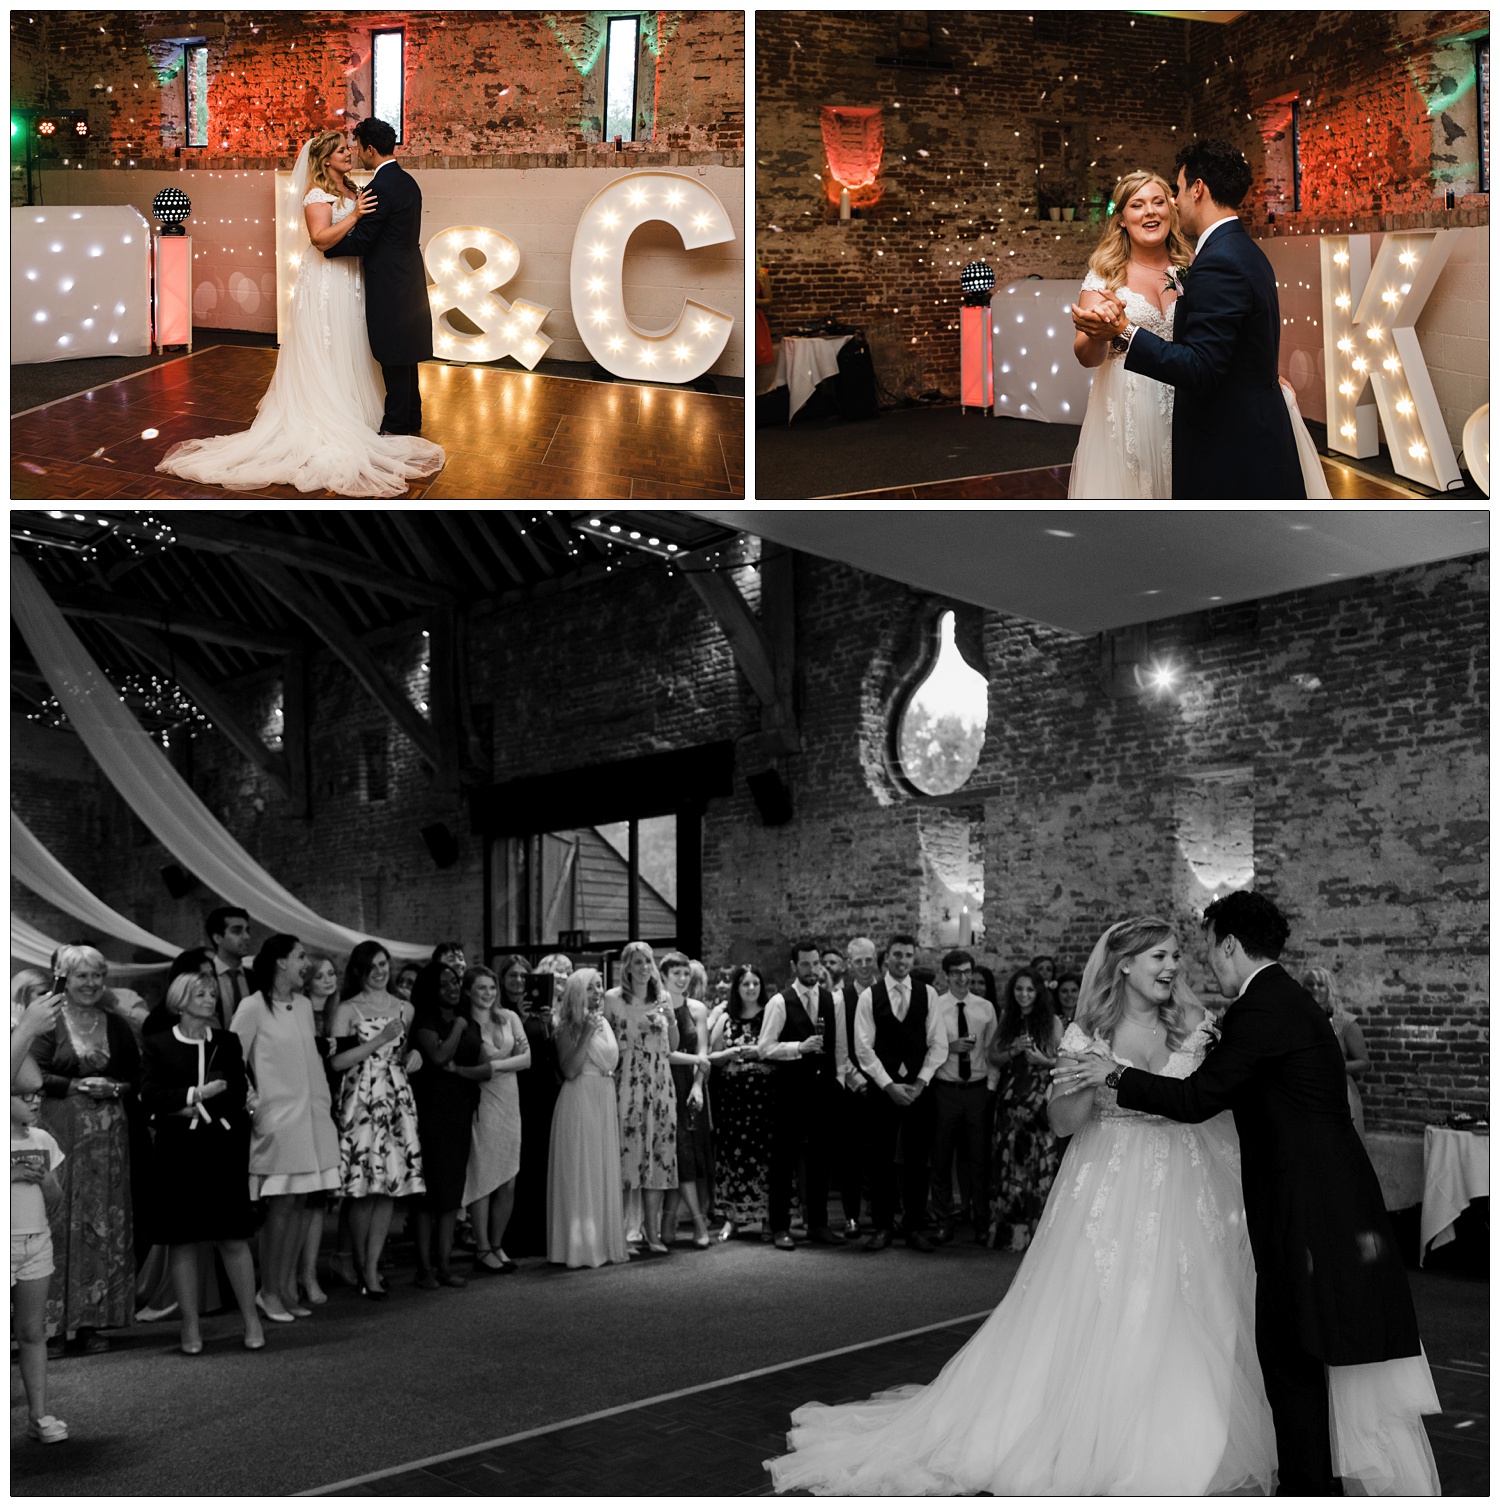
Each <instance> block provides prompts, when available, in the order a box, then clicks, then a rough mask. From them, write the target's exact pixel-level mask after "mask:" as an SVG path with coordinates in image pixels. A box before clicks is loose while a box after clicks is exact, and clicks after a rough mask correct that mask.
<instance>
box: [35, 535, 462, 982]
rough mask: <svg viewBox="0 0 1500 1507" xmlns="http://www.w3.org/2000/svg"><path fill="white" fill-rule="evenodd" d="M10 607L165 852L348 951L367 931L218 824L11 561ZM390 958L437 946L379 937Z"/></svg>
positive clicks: (234, 894) (277, 925)
mask: <svg viewBox="0 0 1500 1507" xmlns="http://www.w3.org/2000/svg"><path fill="white" fill-rule="evenodd" d="M10 611H11V616H12V617H13V618H14V619H15V622H16V626H17V627H18V628H19V629H20V630H21V636H22V637H23V638H24V639H25V640H26V644H27V647H28V648H30V650H31V653H32V656H33V657H34V658H35V660H36V662H37V665H38V666H39V667H40V669H41V672H42V674H43V675H44V676H46V678H47V683H48V685H50V686H51V688H52V692H53V694H54V695H55V696H56V697H57V699H58V701H59V702H60V703H61V704H62V710H63V714H64V715H65V716H66V717H67V719H68V721H69V723H70V724H71V725H72V727H73V730H74V731H75V732H76V733H77V734H78V736H79V737H80V738H81V739H82V740H83V744H84V746H85V747H86V748H87V749H88V751H89V752H90V753H91V754H92V755H93V756H94V759H95V761H96V762H97V763H98V765H99V767H100V768H101V769H102V770H103V771H104V773H105V775H106V776H107V777H108V779H109V781H110V783H111V784H112V785H113V786H114V787H115V789H116V790H118V791H119V792H120V794H121V795H122V796H123V797H124V799H125V801H126V803H127V804H128V805H129V806H130V808H131V810H133V811H134V812H135V814H136V815H137V816H138V817H140V819H141V820H142V821H143V822H144V823H145V824H146V826H147V828H148V829H149V830H150V831H151V833H152V835H153V836H154V837H155V838H156V839H157V841H159V842H160V843H161V844H162V845H163V846H164V847H165V848H166V849H167V851H168V852H169V853H171V855H172V856H173V857H174V858H175V859H176V860H177V861H178V862H179V863H180V864H182V865H183V866H184V867H186V868H187V869H189V870H190V871H191V872H192V873H193V874H195V875H196V876H197V877H198V878H199V879H201V880H202V881H203V883H204V884H206V885H207V886H208V887H209V888H210V889H212V890H214V891H215V892H216V893H218V894H220V895H222V896H223V897H224V898H225V899H226V900H227V901H229V903H230V904H232V905H242V906H244V908H245V909H246V910H247V911H249V913H250V915H251V916H252V917H253V918H254V919H255V920H257V921H259V922H260V923H261V924H262V925H264V926H270V927H273V928H274V929H275V930H276V931H279V932H291V933H292V934H293V935H295V936H297V937H299V938H301V940H302V941H303V942H305V943H307V944H308V945H309V946H312V947H318V948H322V949H324V950H325V951H328V952H338V953H347V952H349V951H350V950H351V949H352V948H353V947H355V946H356V945H357V944H358V943H360V942H363V941H364V940H366V936H365V933H363V932H359V931H353V930H351V929H350V928H349V927H347V926H340V925H339V924H338V923H337V922H334V921H328V920H325V919H324V918H323V917H322V916H320V915H318V913H317V912H316V911H314V910H312V909H311V908H310V907H309V906H307V905H304V904H303V902H302V901H300V900H299V899H298V898H297V897H296V896H295V895H294V894H292V893H291V891H290V890H288V889H286V888H284V887H283V886H282V885H281V884H279V883H277V881H276V880H275V879H274V878H273V877H272V876H271V875H270V874H269V873H268V872H267V871H266V870H265V869H263V868H262V867H261V866H260V864H259V863H257V862H256V861H255V859H254V858H252V857H251V856H250V854H249V853H247V852H246V851H245V849H244V848H242V847H241V846H240V845H239V843H238V842H236V841H235V840H234V838H233V837H232V836H231V835H230V834H229V833H228V832H227V831H226V830H225V829H224V828H223V826H221V825H220V823H219V822H218V820H217V819H216V818H215V816H214V814H213V813H212V812H211V811H210V810H209V809H208V807H207V806H205V805H204V804H203V802H202V801H200V800H199V799H198V797H197V796H196V795H195V794H194V793H193V789H192V786H190V785H189V784H188V783H187V781H186V780H184V779H183V778H182V776H181V775H179V774H178V773H177V771H176V770H175V769H173V768H172V765H171V763H170V762H169V761H168V759H167V757H166V755H165V754H164V753H163V752H162V750H161V748H160V747H159V746H158V745H157V743H156V742H155V740H154V739H153V738H152V737H151V735H150V734H149V733H147V732H146V730H145V729H144V728H143V727H142V726H141V725H140V723H139V722H137V721H136V720H135V717H134V715H133V714H132V713H131V711H130V709H129V708H128V707H127V706H126V705H125V703H124V702H123V701H121V700H120V698H119V696H118V695H117V694H116V692H115V689H114V687H113V686H112V685H111V684H110V683H109V680H108V679H107V678H106V676H105V675H104V672H103V671H102V670H100V668H99V666H98V665H96V664H95V663H94V660H93V657H92V656H91V655H90V654H89V652H88V650H87V649H85V648H84V647H83V645H82V644H81V643H80V642H79V641H78V636H77V634H75V633H74V632H73V630H72V628H70V627H69V626H68V623H67V620H66V619H65V618H64V617H63V615H62V613H61V612H59V611H58V610H57V607H56V605H55V604H54V603H53V601H52V599H51V598H50V597H49V596H48V595H47V592H46V590H45V588H44V587H43V586H42V584H41V582H40V581H38V580H37V578H36V575H35V573H34V572H33V571H32V569H31V567H30V566H29V565H28V564H27V563H26V561H25V560H24V559H23V558H22V557H21V556H20V555H18V554H14V553H13V554H12V555H11V557H10ZM373 940H374V941H377V942H379V943H380V945H381V946H382V947H384V948H385V949H386V950H387V951H388V952H389V953H390V954H391V956H392V957H393V958H399V959H406V958H413V959H420V958H425V957H427V956H428V955H429V954H430V952H431V951H432V947H431V944H430V943H428V944H425V945H424V944H422V943H418V942H397V941H392V940H390V939H389V938H386V937H375V938H373Z"/></svg>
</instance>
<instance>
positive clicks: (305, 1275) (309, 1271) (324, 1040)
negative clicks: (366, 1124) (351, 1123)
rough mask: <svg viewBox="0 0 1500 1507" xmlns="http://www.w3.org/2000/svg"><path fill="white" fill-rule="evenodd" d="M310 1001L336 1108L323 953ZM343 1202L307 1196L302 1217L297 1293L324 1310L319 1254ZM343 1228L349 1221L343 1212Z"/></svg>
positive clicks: (334, 996) (333, 992)
mask: <svg viewBox="0 0 1500 1507" xmlns="http://www.w3.org/2000/svg"><path fill="white" fill-rule="evenodd" d="M307 963H308V967H307V1000H308V1003H309V1004H310V1005H311V1006H312V1012H313V1041H314V1042H315V1043H316V1044H317V1048H318V1055H319V1056H320V1057H321V1058H322V1059H323V1071H324V1072H325V1073H326V1074H327V1076H328V1094H329V1097H330V1099H331V1100H332V1101H333V1104H334V1105H335V1116H334V1118H335V1123H337V1109H336V1107H337V1105H338V1102H339V1082H338V1079H339V1075H338V1073H336V1072H335V1071H334V1068H333V1063H332V1058H333V1051H334V1048H333V1034H332V1033H333V1017H334V1014H335V1011H336V1009H337V1006H338V992H339V972H338V967H337V965H336V964H335V963H334V961H333V959H332V958H330V957H328V956H327V955H326V954H324V953H321V952H315V953H309V954H308V959H307ZM336 1203H340V1200H339V1199H338V1198H337V1197H336V1196H335V1195H334V1194H332V1193H325V1192H323V1191H322V1190H321V1189H320V1190H319V1191H317V1192H315V1193H309V1194H308V1195H307V1203H306V1205H305V1206H304V1208H303V1213H302V1226H303V1228H302V1244H301V1245H300V1246H299V1247H298V1250H299V1252H300V1254H299V1256H298V1261H297V1286H298V1290H299V1292H300V1293H301V1295H302V1296H303V1297H305V1298H306V1299H307V1301H308V1302H309V1303H312V1304H314V1305H316V1306H321V1305H322V1304H324V1303H326V1302H327V1301H328V1294H327V1293H326V1292H324V1291H323V1289H322V1287H321V1285H320V1284H319V1282H318V1251H319V1250H320V1249H321V1247H322V1244H323V1225H324V1221H325V1220H326V1218H327V1214H328V1210H329V1209H330V1208H332V1207H333V1206H334V1205H335V1204H336ZM340 1216H341V1217H340V1224H341V1225H342V1224H343V1223H344V1221H345V1219H346V1218H347V1216H346V1215H344V1214H343V1210H342V1207H341V1208H340Z"/></svg>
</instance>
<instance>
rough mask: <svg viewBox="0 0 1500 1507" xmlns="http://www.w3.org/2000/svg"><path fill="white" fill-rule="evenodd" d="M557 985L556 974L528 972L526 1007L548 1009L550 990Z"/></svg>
mask: <svg viewBox="0 0 1500 1507" xmlns="http://www.w3.org/2000/svg"><path fill="white" fill-rule="evenodd" d="M556 987H557V978H556V975H554V974H551V973H528V974H527V975H526V1008H527V1009H528V1010H535V1011H541V1010H550V1009H551V1008H552V992H553V990H554V989H555V988H556Z"/></svg>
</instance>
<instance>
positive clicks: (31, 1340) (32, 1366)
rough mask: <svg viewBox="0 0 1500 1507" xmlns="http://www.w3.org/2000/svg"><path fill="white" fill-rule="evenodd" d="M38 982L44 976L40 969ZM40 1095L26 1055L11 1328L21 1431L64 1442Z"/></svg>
mask: <svg viewBox="0 0 1500 1507" xmlns="http://www.w3.org/2000/svg"><path fill="white" fill-rule="evenodd" d="M42 982H43V984H47V983H48V982H49V981H48V979H47V977H46V975H45V974H44V975H43V976H42ZM12 984H13V985H14V980H12ZM13 992H14V991H13ZM38 997H39V998H40V997H44V996H38ZM41 1100H42V1073H41V1069H40V1068H38V1067H37V1065H36V1063H35V1062H33V1061H32V1060H31V1059H30V1058H29V1057H25V1058H23V1059H22V1060H21V1063H20V1065H19V1067H18V1069H17V1071H16V1073H15V1074H14V1075H13V1078H12V1082H11V1086H10V1301H11V1333H12V1335H13V1337H14V1339H15V1341H16V1352H17V1359H18V1360H19V1362H20V1371H21V1387H22V1390H23V1391H24V1392H25V1394H26V1437H27V1438H28V1439H35V1440H36V1441H37V1442H38V1443H39V1444H61V1443H63V1441H64V1440H66V1439H67V1437H68V1426H67V1424H66V1423H64V1422H63V1421H62V1419H61V1418H57V1417H55V1416H54V1415H53V1414H51V1413H49V1412H48V1411H47V1291H48V1289H49V1288H50V1287H51V1285H52V1273H53V1271H54V1270H55V1269H56V1268H55V1263H54V1258H53V1253H52V1232H51V1229H50V1228H49V1224H48V1220H49V1217H50V1215H51V1213H52V1211H53V1210H54V1209H56V1208H57V1207H58V1206H59V1205H60V1204H61V1203H62V1196H63V1193H62V1186H61V1184H60V1183H59V1182H58V1180H57V1169H58V1166H59V1165H60V1164H61V1163H62V1161H63V1150H62V1148H61V1147H60V1146H59V1145H58V1144H57V1141H56V1139H55V1137H53V1136H52V1135H51V1134H49V1133H48V1132H47V1131H45V1130H43V1129H41V1127H40V1126H39V1125H38V1123H37V1121H38V1118H39V1115H40V1106H41Z"/></svg>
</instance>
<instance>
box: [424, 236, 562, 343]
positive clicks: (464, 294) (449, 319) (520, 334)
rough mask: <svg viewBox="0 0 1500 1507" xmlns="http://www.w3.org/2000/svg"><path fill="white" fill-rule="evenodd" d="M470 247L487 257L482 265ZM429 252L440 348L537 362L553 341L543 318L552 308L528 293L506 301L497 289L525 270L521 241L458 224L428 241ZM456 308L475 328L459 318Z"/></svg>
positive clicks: (436, 338) (434, 320)
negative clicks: (455, 319)
mask: <svg viewBox="0 0 1500 1507" xmlns="http://www.w3.org/2000/svg"><path fill="white" fill-rule="evenodd" d="M471 252H478V253H479V255H480V257H482V258H483V261H482V262H481V263H480V265H478V266H476V265H475V264H474V262H473V261H471V260H470V253H471ZM425 256H426V261H427V270H428V272H429V273H430V274H431V275H432V278H433V281H434V282H435V283H436V284H437V286H436V287H435V288H430V289H429V290H428V298H429V299H430V300H431V303H432V341H433V345H434V347H435V348H436V353H437V354H438V355H439V356H446V357H447V358H448V359H449V360H450V361H496V360H498V359H499V358H500V357H501V356H514V357H515V358H516V360H517V361H519V362H520V363H521V365H522V366H524V367H526V368H527V369H528V370H530V369H532V368H534V367H535V366H536V364H537V362H538V361H540V360H541V359H542V357H543V356H544V355H545V354H546V351H547V347H548V346H550V345H551V344H552V337H551V336H550V335H544V334H542V321H543V320H544V319H545V318H546V317H547V316H548V314H550V313H551V312H552V311H551V310H550V309H544V308H542V307H541V305H539V304H534V303H528V302H527V301H526V300H525V299H524V298H518V299H517V300H516V301H515V302H514V303H506V301H505V300H504V299H503V298H501V297H500V295H499V294H498V293H497V292H496V291H495V290H496V289H497V288H500V287H503V286H504V285H505V284H506V283H508V282H509V281H510V280H511V278H513V277H514V276H515V275H516V273H517V272H518V271H520V268H521V253H520V251H519V250H518V249H517V247H516V243H515V242H514V241H513V240H511V238H510V237H509V236H508V235H502V234H501V233H500V232H499V231H498V230H485V229H483V228H481V227H480V226H477V225H453V226H450V227H449V228H448V229H447V230H442V231H439V232H438V234H437V235H435V236H433V238H432V239H431V240H430V241H428V243H427V250H426V252H425ZM454 314H462V315H463V317H464V319H465V321H466V322H467V323H468V324H470V325H472V326H473V327H474V328H473V329H463V328H461V327H460V326H458V325H456V324H454V322H453V315H454ZM476 331H477V332H478V333H476Z"/></svg>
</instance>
